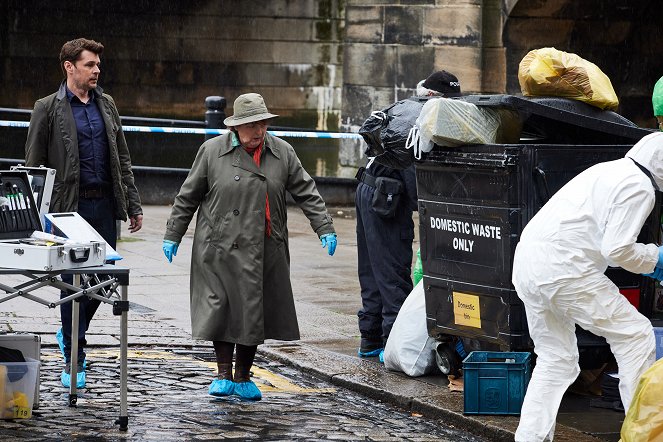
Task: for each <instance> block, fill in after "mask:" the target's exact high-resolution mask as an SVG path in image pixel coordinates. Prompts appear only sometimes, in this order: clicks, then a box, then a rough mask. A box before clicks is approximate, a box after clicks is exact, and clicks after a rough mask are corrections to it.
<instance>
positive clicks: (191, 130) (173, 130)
mask: <svg viewBox="0 0 663 442" xmlns="http://www.w3.org/2000/svg"><path fill="white" fill-rule="evenodd" d="M28 126H30V123H29V122H27V121H7V120H0V127H23V128H27V127H28ZM122 129H123V130H124V131H125V132H151V133H166V134H201V135H223V134H225V133H227V132H228V129H202V128H195V127H155V126H122ZM269 133H270V134H272V135H274V136H276V137H283V138H288V137H290V138H331V139H339V138H350V139H361V135H359V134H355V133H350V132H298V131H290V130H270V131H269Z"/></svg>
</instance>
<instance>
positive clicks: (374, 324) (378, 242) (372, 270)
mask: <svg viewBox="0 0 663 442" xmlns="http://www.w3.org/2000/svg"><path fill="white" fill-rule="evenodd" d="M373 192H375V188H373V187H371V186H368V185H366V184H365V183H359V185H358V186H357V194H356V199H355V203H356V209H357V258H358V273H359V285H360V286H361V303H362V307H361V310H359V312H358V313H357V316H358V320H359V331H360V333H361V337H362V338H363V339H362V342H366V341H369V342H371V343H374V344H376V345H378V344H380V343H382V344H385V343H386V342H387V338H388V337H389V333H390V332H391V327H392V326H393V325H394V321H395V320H396V316H397V315H398V311H399V310H400V309H401V306H402V305H403V302H404V301H405V299H406V298H407V296H408V295H409V294H410V292H411V291H412V278H411V277H410V270H411V267H412V241H413V240H414V222H413V221H412V210H410V209H409V208H407V207H405V206H406V205H405V204H400V205H399V207H398V209H397V211H396V214H395V216H394V217H393V218H388V219H385V218H381V217H380V216H379V215H377V214H376V213H375V212H374V211H373V209H372V208H371V200H372V198H373Z"/></svg>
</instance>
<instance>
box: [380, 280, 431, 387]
mask: <svg viewBox="0 0 663 442" xmlns="http://www.w3.org/2000/svg"><path fill="white" fill-rule="evenodd" d="M424 295H425V294H424V281H423V279H422V280H421V281H419V283H418V284H417V285H416V286H415V287H414V289H413V290H412V292H410V294H409V295H408V297H407V299H406V300H405V302H404V303H403V305H402V306H401V309H400V311H399V312H398V316H397V317H396V321H394V325H393V327H392V328H391V332H390V333H389V339H387V345H386V346H385V348H384V366H385V367H386V368H387V369H388V370H394V371H402V372H403V373H405V374H407V375H408V376H422V375H424V374H427V373H430V372H432V371H434V370H435V369H436V368H437V366H436V364H435V345H436V343H437V341H435V339H433V338H430V337H429V336H428V327H427V326H426V298H425V296H424Z"/></svg>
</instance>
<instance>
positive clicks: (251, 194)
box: [163, 93, 336, 400]
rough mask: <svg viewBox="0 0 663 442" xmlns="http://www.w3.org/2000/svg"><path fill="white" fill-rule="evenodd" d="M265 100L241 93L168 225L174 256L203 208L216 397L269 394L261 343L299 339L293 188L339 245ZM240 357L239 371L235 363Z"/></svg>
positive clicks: (197, 249) (332, 244)
mask: <svg viewBox="0 0 663 442" xmlns="http://www.w3.org/2000/svg"><path fill="white" fill-rule="evenodd" d="M276 117H278V115H276V114H272V113H270V112H269V111H268V110H267V106H266V105H265V101H264V100H263V98H262V96H260V95H259V94H255V93H249V94H243V95H240V96H239V97H237V99H236V100H235V103H234V107H233V115H232V116H230V117H228V118H226V119H225V120H224V124H225V125H226V126H227V127H228V128H229V129H230V131H229V132H228V133H227V134H224V135H221V136H219V137H215V138H212V139H211V140H208V141H206V142H205V143H203V145H202V146H201V147H200V150H199V151H198V154H197V155H196V159H195V160H194V163H193V166H192V167H191V171H190V172H189V176H188V177H187V179H186V180H185V181H184V184H183V185H182V188H181V189H180V191H179V193H178V195H177V197H175V202H174V204H173V209H172V212H171V216H170V219H169V220H168V223H167V226H166V234H165V235H164V242H163V250H164V253H165V255H166V258H167V259H168V261H169V262H172V258H173V256H175V255H176V254H177V248H178V245H179V243H180V242H181V241H182V237H183V236H184V234H185V233H186V230H187V227H188V226H189V223H190V222H191V218H192V217H193V214H194V213H195V212H196V211H198V217H197V220H196V229H195V233H194V238H193V253H192V258H191V325H192V334H193V338H194V339H200V340H208V341H212V342H213V344H214V350H215V353H216V359H217V366H218V379H215V380H214V381H213V382H212V383H211V385H210V387H209V394H211V395H213V396H230V395H238V396H240V397H241V398H244V399H250V400H258V399H260V398H261V397H262V395H261V393H260V390H259V389H258V387H257V386H256V385H255V384H254V383H253V382H252V381H251V379H250V369H251V366H252V365H253V359H254V357H255V352H256V348H257V346H258V344H261V343H263V342H264V340H265V339H280V340H296V339H299V326H298V324H297V316H296V313H295V304H294V299H293V295H292V286H291V284H290V270H289V266H290V263H289V256H290V254H289V252H288V230H287V226H286V224H287V212H286V192H288V193H290V194H291V195H292V197H293V199H294V200H295V202H296V203H297V204H298V205H299V207H300V208H301V209H302V211H303V212H304V214H305V215H306V217H307V218H308V219H309V221H310V223H311V227H312V228H313V230H314V231H315V232H316V233H317V235H318V237H319V238H320V239H321V242H322V246H323V247H327V252H328V254H329V255H333V254H334V251H335V249H336V233H335V230H334V226H333V223H332V219H331V216H329V214H328V213H327V209H326V207H325V203H324V201H323V200H322V198H321V197H320V194H319V193H318V191H317V189H316V186H315V183H314V181H313V179H312V178H311V176H310V175H309V174H308V173H307V172H306V171H305V170H304V168H303V167H302V165H301V162H300V161H299V158H297V155H296V154H295V150H294V149H293V147H292V146H291V145H290V144H288V143H287V142H285V141H283V140H282V139H280V138H277V137H275V136H273V135H271V134H269V133H268V132H267V127H268V126H269V123H270V121H271V120H272V119H274V118H276ZM233 353H235V371H234V375H233V371H232V360H233Z"/></svg>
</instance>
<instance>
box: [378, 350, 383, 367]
mask: <svg viewBox="0 0 663 442" xmlns="http://www.w3.org/2000/svg"><path fill="white" fill-rule="evenodd" d="M378 357H379V358H380V363H381V364H384V350H382V351H381V352H380V356H378Z"/></svg>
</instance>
